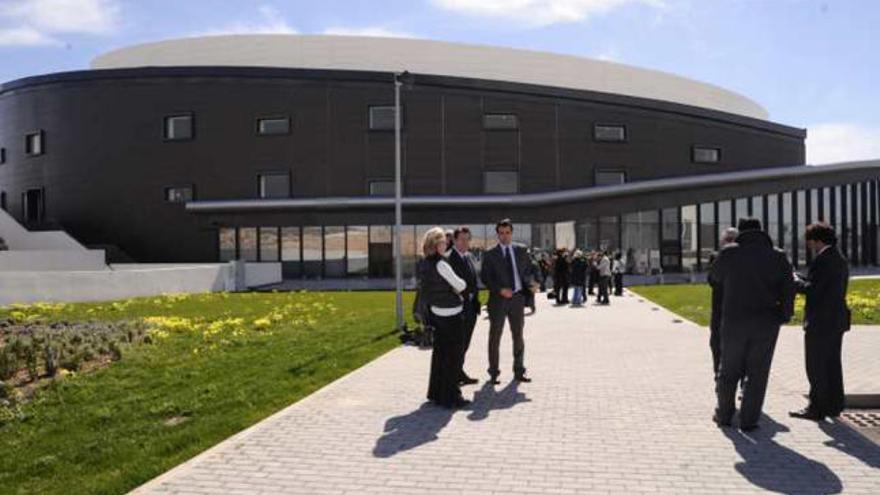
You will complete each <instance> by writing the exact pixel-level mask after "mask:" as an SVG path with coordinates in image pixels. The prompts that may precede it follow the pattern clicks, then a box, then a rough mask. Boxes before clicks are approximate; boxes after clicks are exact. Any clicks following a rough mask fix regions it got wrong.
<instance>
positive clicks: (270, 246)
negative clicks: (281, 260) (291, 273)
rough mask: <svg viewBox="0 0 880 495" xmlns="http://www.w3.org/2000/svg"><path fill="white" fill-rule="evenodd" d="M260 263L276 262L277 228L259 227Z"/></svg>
mask: <svg viewBox="0 0 880 495" xmlns="http://www.w3.org/2000/svg"><path fill="white" fill-rule="evenodd" d="M260 261H278V227H260Z"/></svg>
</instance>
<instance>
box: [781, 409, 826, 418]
mask: <svg viewBox="0 0 880 495" xmlns="http://www.w3.org/2000/svg"><path fill="white" fill-rule="evenodd" d="M788 415H789V416H791V417H792V418H800V419H809V420H810V421H822V420H823V419H825V415H824V414H820V413H817V412H816V411H813V410H812V409H810V408H809V407H808V408H806V409H801V410H800V411H790V412H789V413H788Z"/></svg>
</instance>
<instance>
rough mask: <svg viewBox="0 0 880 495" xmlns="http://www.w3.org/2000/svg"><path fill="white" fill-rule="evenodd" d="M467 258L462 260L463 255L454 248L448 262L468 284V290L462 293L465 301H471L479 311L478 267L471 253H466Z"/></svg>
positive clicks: (450, 252)
mask: <svg viewBox="0 0 880 495" xmlns="http://www.w3.org/2000/svg"><path fill="white" fill-rule="evenodd" d="M465 258H466V259H465ZM465 258H462V257H461V255H460V254H458V251H456V250H455V248H453V249H451V250H450V251H449V256H448V257H447V259H446V261H448V262H449V264H450V265H451V266H452V269H453V270H454V271H455V274H456V275H458V276H459V277H461V279H462V280H464V281H465V282H467V289H465V290H464V292H462V293H461V296H462V297H463V298H464V300H465V301H471V302H472V303H473V305H474V307H475V308H476V309H477V310H479V309H480V290H479V287H477V267H476V265H475V264H474V260H473V259H472V258H471V254H470V253H465ZM471 296H473V298H471Z"/></svg>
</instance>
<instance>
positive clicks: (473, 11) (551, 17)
mask: <svg viewBox="0 0 880 495" xmlns="http://www.w3.org/2000/svg"><path fill="white" fill-rule="evenodd" d="M431 2H432V3H433V4H434V5H436V6H437V7H439V8H441V9H446V10H449V11H452V12H457V13H460V14H465V15H471V16H477V17H492V18H499V19H507V20H510V21H514V22H518V23H521V24H526V25H531V26H547V25H550V24H558V23H567V22H579V21H583V20H585V19H587V18H589V17H591V16H594V15H599V14H604V13H606V12H609V11H611V10H614V9H616V8H618V7H622V6H624V5H628V4H637V3H641V4H646V5H652V6H655V7H660V6H663V0H431Z"/></svg>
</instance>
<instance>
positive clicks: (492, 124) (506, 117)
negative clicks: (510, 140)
mask: <svg viewBox="0 0 880 495" xmlns="http://www.w3.org/2000/svg"><path fill="white" fill-rule="evenodd" d="M483 129H485V130H487V131H497V130H502V131H511V130H516V129H519V119H518V118H517V116H516V115H515V114H512V113H487V114H485V115H483Z"/></svg>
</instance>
